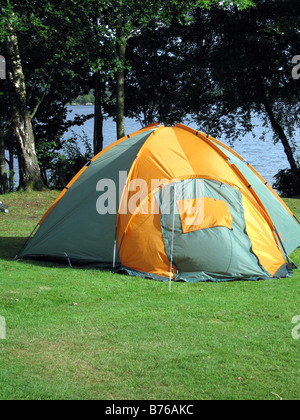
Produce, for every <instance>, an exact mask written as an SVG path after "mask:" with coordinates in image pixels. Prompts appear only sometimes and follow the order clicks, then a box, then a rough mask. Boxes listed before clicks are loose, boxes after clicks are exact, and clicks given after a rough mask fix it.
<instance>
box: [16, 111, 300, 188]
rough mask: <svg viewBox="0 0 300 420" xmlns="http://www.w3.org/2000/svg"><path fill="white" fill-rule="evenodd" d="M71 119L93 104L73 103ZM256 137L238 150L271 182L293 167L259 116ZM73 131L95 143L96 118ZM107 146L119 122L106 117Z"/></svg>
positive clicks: (135, 126)
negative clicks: (283, 171)
mask: <svg viewBox="0 0 300 420" xmlns="http://www.w3.org/2000/svg"><path fill="white" fill-rule="evenodd" d="M68 109H69V119H70V120H72V119H73V118H74V117H75V115H76V114H78V115H89V114H93V112H94V107H93V106H70V107H69V108H68ZM187 125H189V126H190V127H191V128H194V129H196V130H200V131H201V127H198V126H197V124H195V123H193V124H187ZM255 125H256V126H257V128H256V129H255V137H253V135H252V134H248V135H247V136H245V137H243V138H241V140H240V141H236V142H235V144H234V147H233V148H234V149H235V150H236V152H237V153H239V154H240V155H241V156H243V158H244V159H246V160H247V161H248V162H249V163H251V165H252V166H254V168H255V169H256V170H257V171H258V172H259V173H260V174H261V175H262V176H263V177H264V178H265V179H266V180H267V181H268V182H269V184H270V185H273V183H274V176H275V175H276V174H277V173H278V172H279V171H280V170H281V169H286V168H289V163H288V160H287V157H286V155H285V153H284V149H283V146H282V144H281V143H278V144H276V145H274V143H273V141H272V136H271V134H269V135H268V136H266V139H265V141H262V140H260V138H259V137H260V136H261V133H262V131H263V130H262V125H261V124H260V122H259V120H255ZM141 128H142V127H141V125H140V124H139V123H138V122H137V121H135V120H131V119H128V118H127V119H126V120H125V130H126V134H130V133H134V132H135V131H138V130H140V129H141ZM71 131H73V132H75V133H77V134H79V135H85V136H87V138H88V139H89V141H90V143H91V145H92V144H93V132H94V120H93V119H91V120H89V121H86V123H85V124H84V125H83V126H81V127H76V126H75V127H73V128H72V129H71V130H70V132H68V133H67V134H66V135H65V137H68V136H71ZM103 133H104V147H107V146H109V145H110V144H112V143H114V142H115V141H116V124H115V123H114V121H113V120H112V119H111V118H109V119H106V120H105V121H104V129H103ZM219 140H221V141H223V142H224V143H226V144H228V142H227V141H226V139H225V138H222V137H221V138H219ZM296 140H297V144H298V145H299V148H298V152H299V154H300V131H298V133H297V139H296ZM15 172H16V175H15V185H16V187H17V184H18V177H19V175H18V168H17V161H16V162H15Z"/></svg>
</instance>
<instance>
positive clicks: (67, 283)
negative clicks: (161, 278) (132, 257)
mask: <svg viewBox="0 0 300 420" xmlns="http://www.w3.org/2000/svg"><path fill="white" fill-rule="evenodd" d="M56 195H57V194H56V193H55V192H44V193H30V194H28V193H14V194H11V195H9V196H7V197H5V200H3V201H5V204H8V205H10V213H9V214H8V215H4V214H1V215H0V279H1V280H0V316H3V317H5V319H6V324H7V337H6V340H0V384H1V386H0V399H2V400H3V399H10V400H13V399H14V400H16V399H28V400H33V399H34V400H38V399H41V400H45V399H49V400H53V399H74V400H75V399H77V400H79V399H123V400H127V399H146V400H147V399H157V400H162V399H167V400H168V399H170V400H174V399H193V400H201V399H204V400H206V399H235V400H236V399H264V400H266V399H278V397H277V396H276V395H274V393H275V394H277V395H279V396H280V397H282V398H283V399H294V400H297V399H299V397H300V364H299V349H300V340H299V341H297V340H294V339H293V338H292V335H291V332H292V328H293V327H294V325H292V323H291V321H292V318H293V317H294V316H296V315H300V305H299V302H300V272H297V271H295V274H294V276H293V278H291V279H282V280H271V281H260V282H232V283H221V284H213V283H197V284H183V283H176V284H174V285H173V289H172V293H171V294H170V293H169V292H168V285H167V284H166V283H160V282H156V281H151V280H144V279H140V278H133V277H127V276H122V275H114V274H112V273H110V272H102V271H99V270H81V269H77V270H74V269H71V268H68V267H65V266H59V265H54V264H50V263H35V262H19V261H16V260H14V259H13V258H14V256H15V255H16V253H17V252H18V250H19V249H20V247H21V246H22V245H23V244H24V239H25V238H26V236H27V235H28V234H29V233H30V232H31V231H32V230H33V228H34V226H35V225H36V223H37V222H38V220H39V218H40V217H41V215H42V214H43V212H44V211H45V210H46V209H47V208H48V206H49V204H51V202H52V201H53V199H54V198H55V197H56ZM288 202H289V205H290V206H291V207H292V208H293V210H294V211H295V212H296V214H297V215H298V216H299V217H300V200H299V199H295V200H288ZM293 259H294V260H295V262H296V263H298V264H299V265H300V250H298V251H296V252H295V253H294V254H293Z"/></svg>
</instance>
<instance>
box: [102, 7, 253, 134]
mask: <svg viewBox="0 0 300 420" xmlns="http://www.w3.org/2000/svg"><path fill="white" fill-rule="evenodd" d="M215 3H217V4H219V1H218V0H181V1H179V0H170V1H167V2H166V1H165V0H157V1H155V2H153V1H152V0H126V1H124V0H110V1H107V2H105V3H104V4H103V5H102V6H101V8H99V20H100V22H101V26H102V30H103V31H104V33H105V34H106V35H107V38H108V39H109V42H110V45H111V46H112V51H113V52H114V59H115V69H114V72H115V76H116V123H117V137H118V138H120V137H123V136H124V135H125V127H124V115H125V70H126V69H127V62H126V52H127V47H128V43H129V40H130V39H131V38H134V37H136V36H139V35H140V34H141V33H143V32H144V31H145V30H146V31H148V30H149V28H151V27H152V28H154V29H156V28H157V27H158V26H160V25H168V24H170V23H171V22H172V21H173V20H174V19H177V20H178V21H181V22H186V20H187V18H188V15H189V13H190V11H191V10H192V9H193V8H199V7H209V6H210V5H212V4H215ZM228 3H231V1H223V4H224V5H226V4H228ZM236 4H237V5H238V6H240V7H247V6H249V5H251V4H252V2H251V1H250V0H239V1H237V2H236Z"/></svg>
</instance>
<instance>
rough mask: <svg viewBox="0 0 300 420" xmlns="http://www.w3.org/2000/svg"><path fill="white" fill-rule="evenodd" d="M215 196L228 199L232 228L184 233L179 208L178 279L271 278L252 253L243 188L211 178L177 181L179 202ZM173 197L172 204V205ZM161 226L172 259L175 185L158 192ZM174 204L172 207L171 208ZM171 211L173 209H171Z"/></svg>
mask: <svg viewBox="0 0 300 420" xmlns="http://www.w3.org/2000/svg"><path fill="white" fill-rule="evenodd" d="M201 197H208V198H215V199H217V200H222V201H225V202H226V203H227V205H228V208H229V211H230V213H231V215H232V217H233V224H232V230H230V229H228V228H226V227H213V228H209V229H204V230H197V231H195V232H189V233H183V231H182V226H181V220H180V216H179V211H178V209H177V206H176V207H175V209H176V213H177V214H176V213H175V230H174V232H175V235H174V254H173V258H174V266H175V267H176V268H177V269H178V270H179V275H178V279H181V280H186V281H200V280H203V281H205V280H211V281H217V280H220V279H228V280H230V279H231V280H232V279H244V280H246V279H253V278H255V279H257V278H270V275H269V273H267V272H266V271H265V270H264V269H263V267H261V265H260V264H259V260H258V258H257V257H256V255H255V254H254V253H253V252H252V245H251V241H250V238H249V237H248V235H247V233H246V222H245V217H244V209H243V206H242V196H241V193H240V192H239V191H237V190H236V189H234V188H232V187H230V186H229V185H224V184H221V183H219V182H217V181H210V180H201V179H193V180H185V181H182V182H179V183H176V201H177V200H183V199H191V198H201ZM169 198H170V202H171V205H170V206H169V205H168V199H169ZM156 199H157V201H158V203H159V206H160V209H161V225H162V232H163V237H164V242H165V247H166V252H167V255H168V258H169V259H171V246H172V230H173V205H174V184H171V185H168V186H166V187H164V188H163V189H162V190H161V191H159V192H157V194H156ZM169 207H170V209H169ZM170 210H171V211H170Z"/></svg>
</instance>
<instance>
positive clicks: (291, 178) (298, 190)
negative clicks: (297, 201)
mask: <svg viewBox="0 0 300 420" xmlns="http://www.w3.org/2000/svg"><path fill="white" fill-rule="evenodd" d="M296 179H297V180H299V179H300V168H299V169H298V177H296ZM275 180H276V181H275V183H274V185H273V188H275V189H276V190H277V191H278V192H279V194H280V195H282V196H283V197H295V196H296V195H299V194H300V185H299V182H298V181H295V174H294V173H292V171H291V169H284V170H282V171H280V172H278V174H277V175H275Z"/></svg>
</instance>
